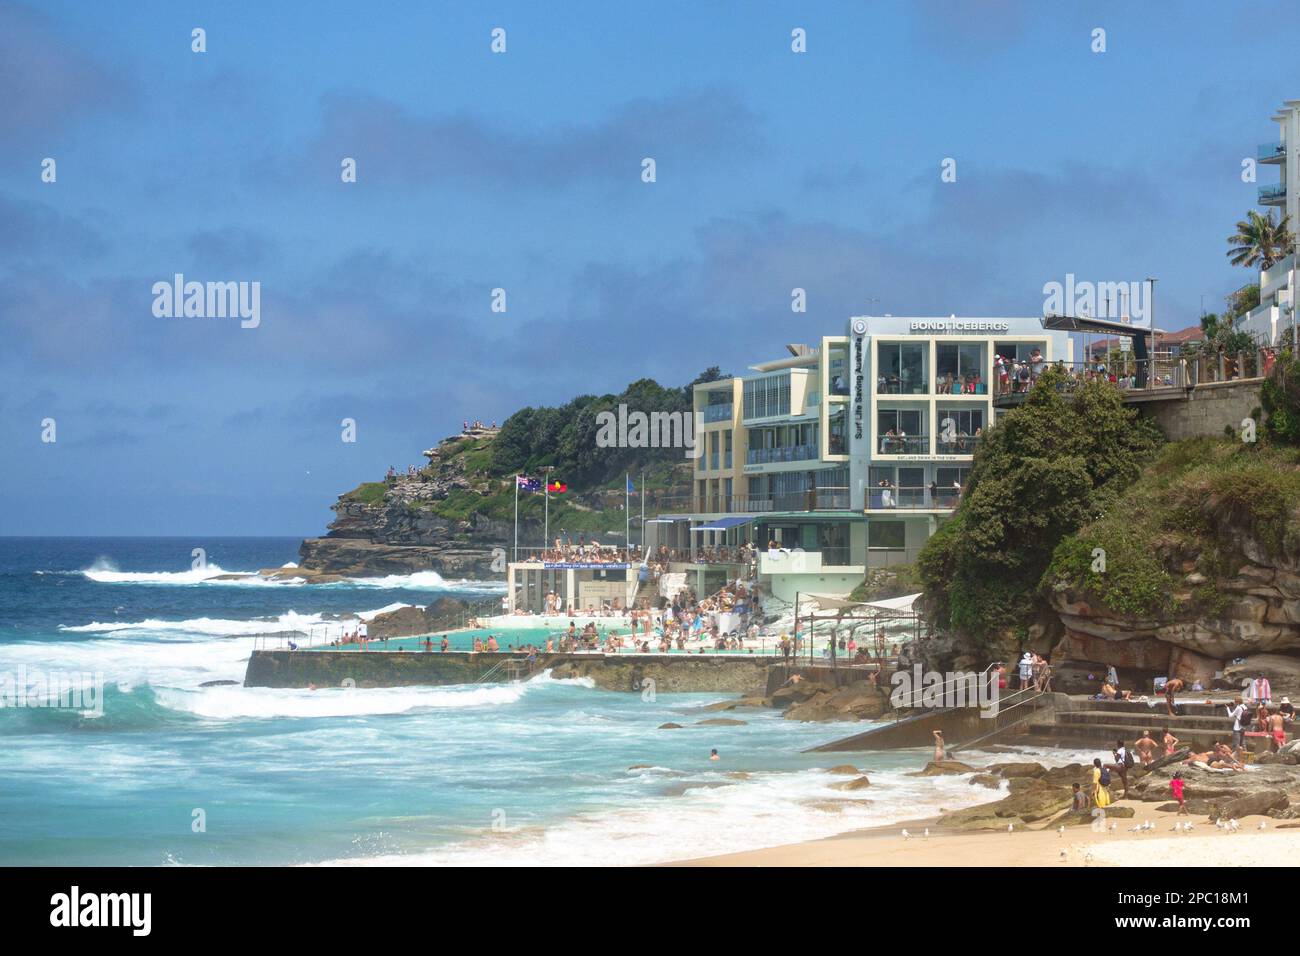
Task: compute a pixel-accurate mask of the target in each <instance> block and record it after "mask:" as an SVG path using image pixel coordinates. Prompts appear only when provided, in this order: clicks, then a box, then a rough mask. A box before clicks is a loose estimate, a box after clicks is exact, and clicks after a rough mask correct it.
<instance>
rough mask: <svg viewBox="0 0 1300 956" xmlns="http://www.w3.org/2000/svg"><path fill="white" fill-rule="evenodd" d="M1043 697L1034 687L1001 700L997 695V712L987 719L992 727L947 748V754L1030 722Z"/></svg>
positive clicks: (1000, 696)
mask: <svg viewBox="0 0 1300 956" xmlns="http://www.w3.org/2000/svg"><path fill="white" fill-rule="evenodd" d="M1042 697H1043V693H1042V691H1040V690H1038V688H1036V687H1026V688H1024V689H1023V690H1018V691H1015V692H1014V693H1012V694H1011V695H1010V696H1008V697H1006V698H1003V697H1002V695H1001V694H999V695H998V712H997V714H995V715H994V716H993V717H991V718H989V719H990V720H991V721H992V722H993V725H994V726H993V727H992V728H991V729H990V730H989V731H988V732H987V733H983V734H980V735H979V736H978V737H972V738H971V739H970V740H963V741H962V742H961V743H958V744H954V745H953V746H951V747H948V748H947V750H948V753H950V754H951V753H955V752H956V751H958V750H962V749H965V748H967V747H973V746H974V745H975V744H978V743H981V742H982V741H985V740H988V739H989V738H990V737H996V736H997V735H998V734H1001V733H1003V732H1004V731H1007V730H1010V729H1011V728H1012V727H1015V726H1018V725H1019V724H1023V723H1025V722H1026V721H1029V720H1032V719H1033V717H1034V713H1036V712H1037V710H1038V701H1039V700H1040V699H1041V698H1042ZM1030 705H1032V710H1030V711H1025V710H1022V709H1021V708H1023V707H1026V706H1030Z"/></svg>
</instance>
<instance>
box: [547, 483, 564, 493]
mask: <svg viewBox="0 0 1300 956" xmlns="http://www.w3.org/2000/svg"><path fill="white" fill-rule="evenodd" d="M546 490H547V491H549V492H550V493H551V494H553V495H562V494H564V493H565V492H566V491H568V490H569V486H568V485H566V484H565V483H564V482H562V481H548V482H547V483H546Z"/></svg>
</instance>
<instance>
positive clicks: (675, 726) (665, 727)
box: [658, 723, 682, 730]
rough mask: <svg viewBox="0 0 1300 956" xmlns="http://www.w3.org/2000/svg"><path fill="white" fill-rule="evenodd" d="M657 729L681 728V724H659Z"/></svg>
mask: <svg viewBox="0 0 1300 956" xmlns="http://www.w3.org/2000/svg"><path fill="white" fill-rule="evenodd" d="M658 729H659V730H681V729H682V725H681V724H674V723H667V724H660V725H659V727H658Z"/></svg>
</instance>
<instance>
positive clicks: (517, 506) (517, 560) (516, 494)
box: [511, 474, 519, 564]
mask: <svg viewBox="0 0 1300 956" xmlns="http://www.w3.org/2000/svg"><path fill="white" fill-rule="evenodd" d="M511 560H512V561H514V562H515V563H516V564H517V563H519V475H517V474H516V475H515V550H514V557H512V558H511Z"/></svg>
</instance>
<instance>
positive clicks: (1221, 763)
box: [1210, 744, 1246, 771]
mask: <svg viewBox="0 0 1300 956" xmlns="http://www.w3.org/2000/svg"><path fill="white" fill-rule="evenodd" d="M1214 757H1215V759H1214V760H1212V761H1210V766H1211V767H1213V768H1215V769H1216V770H1222V769H1225V768H1226V769H1228V770H1237V771H1244V770H1245V769H1246V765H1245V764H1243V763H1242V762H1241V761H1240V760H1238V759H1237V755H1236V754H1234V753H1233V752H1232V748H1231V747H1229V746H1228V745H1227V744H1215V754H1214Z"/></svg>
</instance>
